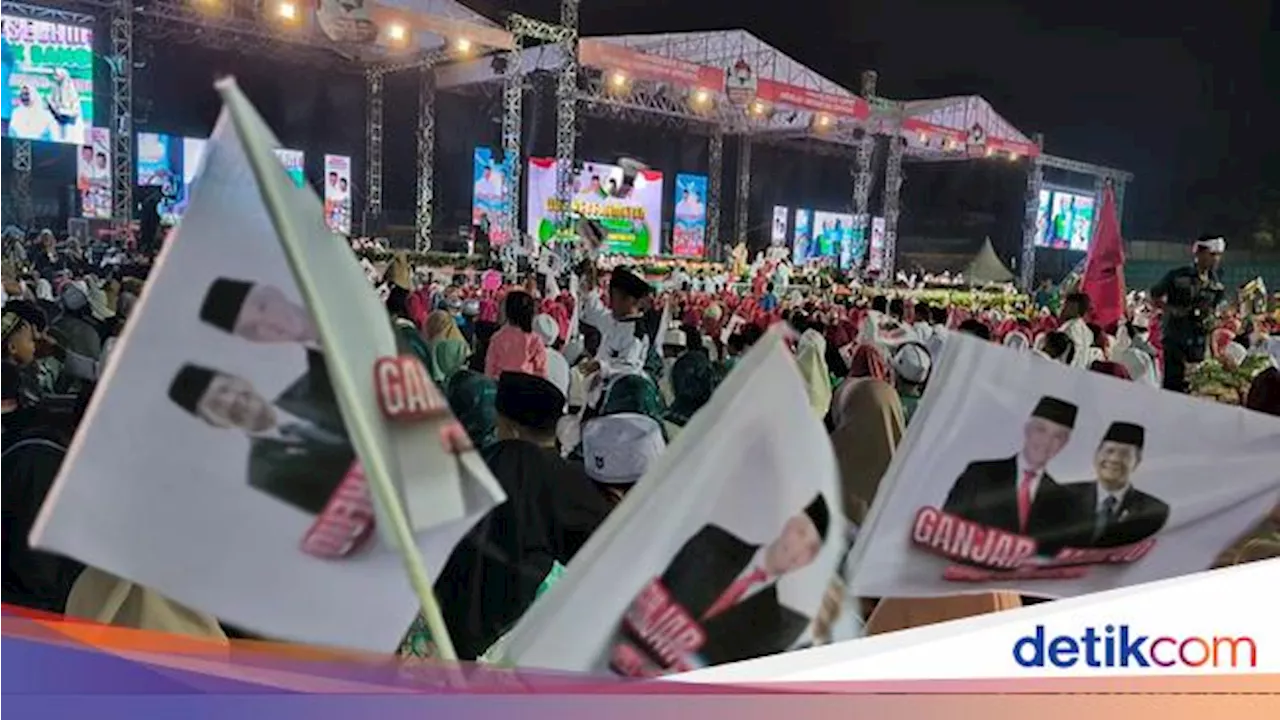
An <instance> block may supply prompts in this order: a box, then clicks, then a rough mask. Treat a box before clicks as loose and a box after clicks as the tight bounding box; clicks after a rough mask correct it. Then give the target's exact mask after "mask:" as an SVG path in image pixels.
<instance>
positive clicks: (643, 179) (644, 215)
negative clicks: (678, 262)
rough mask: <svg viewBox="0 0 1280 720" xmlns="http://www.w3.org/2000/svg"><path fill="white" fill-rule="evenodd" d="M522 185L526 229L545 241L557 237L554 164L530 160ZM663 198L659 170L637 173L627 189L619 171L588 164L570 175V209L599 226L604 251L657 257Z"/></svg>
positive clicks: (601, 164) (550, 160)
mask: <svg viewBox="0 0 1280 720" xmlns="http://www.w3.org/2000/svg"><path fill="white" fill-rule="evenodd" d="M525 185H526V190H525V199H526V205H525V207H526V213H527V216H526V219H527V225H526V227H527V229H528V232H529V233H530V234H532V235H533V236H534V237H535V238H537V239H538V240H539V241H541V242H547V241H549V240H551V239H552V238H554V237H555V236H556V235H557V226H556V221H555V218H556V215H557V211H558V210H560V209H561V208H559V207H558V206H557V199H556V161H555V159H554V158H530V159H529V175H528V180H527V182H526V183H525ZM662 195H663V193H662V172H661V171H658V170H641V171H639V172H637V173H636V176H635V179H634V181H633V182H632V183H631V184H630V186H628V183H627V180H626V177H625V174H624V173H623V170H622V168H620V167H618V166H616V165H609V164H606V163H596V162H589V163H585V164H584V165H583V166H582V169H581V170H580V171H578V172H577V173H575V175H574V178H573V188H572V201H571V206H570V210H571V212H572V213H573V214H574V215H578V216H581V217H585V218H588V219H592V220H597V221H599V223H600V225H601V226H602V227H603V228H604V230H605V243H604V247H603V248H602V249H603V250H604V251H605V252H612V253H624V254H627V255H655V254H657V253H658V251H659V249H660V248H659V246H660V245H661V237H662V236H661V230H662ZM570 232H573V231H570Z"/></svg>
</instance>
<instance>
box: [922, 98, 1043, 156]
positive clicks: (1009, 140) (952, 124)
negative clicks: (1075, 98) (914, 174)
mask: <svg viewBox="0 0 1280 720" xmlns="http://www.w3.org/2000/svg"><path fill="white" fill-rule="evenodd" d="M902 113H903V122H904V128H903V133H902V135H903V137H904V138H906V140H907V148H906V151H907V155H909V156H911V157H913V158H918V159H925V160H946V159H950V158H955V157H960V158H971V157H974V156H973V155H972V151H973V148H972V147H971V143H972V141H973V137H972V135H971V134H972V133H974V132H975V129H980V131H981V133H982V135H983V140H984V141H985V143H986V144H987V148H988V150H990V149H991V148H993V147H1020V148H1022V149H1023V150H1025V151H1033V149H1034V148H1035V142H1034V141H1033V140H1032V139H1031V138H1029V137H1027V136H1026V135H1025V134H1023V133H1022V132H1021V131H1020V130H1018V129H1017V128H1016V127H1014V126H1013V124H1012V123H1010V122H1009V121H1007V120H1005V119H1004V118H1003V117H1001V116H1000V114H999V113H997V112H996V111H995V108H993V107H992V106H991V104H990V103H988V102H987V101H986V100H984V99H983V98H981V97H979V96H977V95H965V96H956V97H947V98H936V99H932V100H911V101H908V102H904V103H902ZM913 121H915V122H920V123H926V124H927V125H929V126H932V127H933V128H939V129H941V130H945V131H948V132H947V133H946V135H945V136H943V135H939V134H937V133H934V132H931V131H927V130H920V131H913V130H912V129H911V128H910V126H911V124H912V122H913ZM1022 154H1030V153H1029V152H1024V153H1022Z"/></svg>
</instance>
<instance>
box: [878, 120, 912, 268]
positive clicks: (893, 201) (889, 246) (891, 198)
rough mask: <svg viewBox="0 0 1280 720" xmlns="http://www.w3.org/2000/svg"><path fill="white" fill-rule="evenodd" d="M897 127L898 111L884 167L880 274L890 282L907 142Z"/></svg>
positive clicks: (894, 265)
mask: <svg viewBox="0 0 1280 720" xmlns="http://www.w3.org/2000/svg"><path fill="white" fill-rule="evenodd" d="M899 128H901V114H900V113H899V117H898V119H897V121H896V122H895V123H894V133H893V134H892V135H891V136H889V158H888V160H887V161H886V162H885V168H884V268H883V269H882V270H881V271H880V276H881V277H883V278H888V279H889V281H890V282H892V281H893V278H894V268H896V267H897V261H898V257H897V255H898V198H899V195H900V193H901V191H902V153H903V151H904V150H905V149H906V144H907V141H906V140H905V139H904V138H903V137H902V134H901V132H900V131H899Z"/></svg>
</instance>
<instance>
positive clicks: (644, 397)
mask: <svg viewBox="0 0 1280 720" xmlns="http://www.w3.org/2000/svg"><path fill="white" fill-rule="evenodd" d="M618 413H640V414H641V415H648V416H649V417H651V418H653V419H654V420H657V421H658V422H659V423H661V422H662V415H663V411H662V400H661V398H660V397H659V396H658V386H657V385H655V384H654V383H653V381H652V380H650V379H649V378H648V377H647V376H645V375H638V374H631V375H623V376H622V377H620V378H618V379H616V380H614V381H613V384H612V385H611V386H610V387H609V394H608V395H606V396H605V399H604V405H603V406H601V408H600V414H601V415H617V414H618Z"/></svg>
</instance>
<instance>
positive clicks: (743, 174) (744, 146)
mask: <svg viewBox="0 0 1280 720" xmlns="http://www.w3.org/2000/svg"><path fill="white" fill-rule="evenodd" d="M750 205H751V136H750V135H748V134H746V133H743V134H742V135H739V136H738V191H737V202H736V203H734V210H735V211H736V212H737V218H736V222H735V223H734V227H733V232H734V236H735V240H734V242H737V243H742V244H743V245H746V244H747V230H748V228H749V225H748V223H750V222H751V214H750V209H751V207H750Z"/></svg>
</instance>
